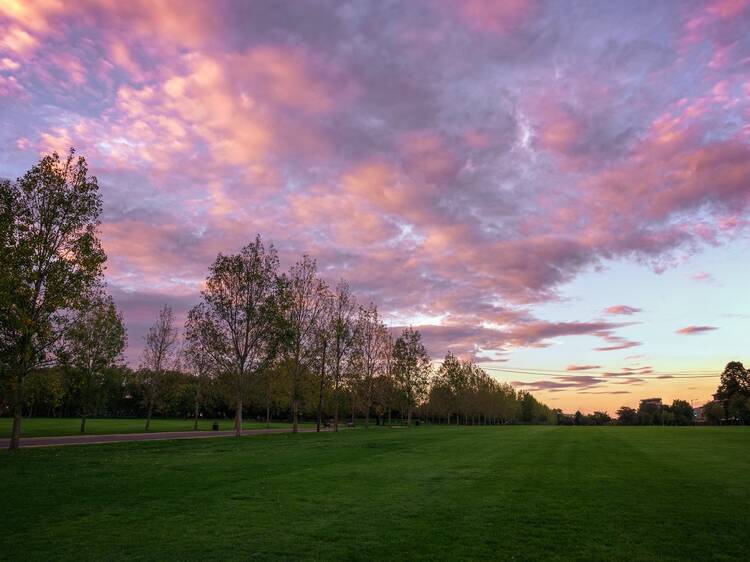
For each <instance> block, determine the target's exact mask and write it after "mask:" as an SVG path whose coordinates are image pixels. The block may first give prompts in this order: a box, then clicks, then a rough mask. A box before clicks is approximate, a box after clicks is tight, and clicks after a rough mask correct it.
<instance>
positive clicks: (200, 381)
mask: <svg viewBox="0 0 750 562" xmlns="http://www.w3.org/2000/svg"><path fill="white" fill-rule="evenodd" d="M188 330H189V324H188V325H186V326H185V332H186V334H187V333H188ZM205 344H206V342H204V341H203V340H201V339H200V338H189V337H187V336H186V338H185V345H184V347H183V348H182V354H183V357H184V362H183V365H184V368H185V369H186V370H187V372H188V373H189V374H190V375H191V377H192V380H191V384H190V385H189V386H190V390H191V392H192V395H193V429H194V430H196V431H197V430H198V418H199V417H200V409H201V404H202V403H203V402H204V401H205V399H206V394H207V391H208V388H209V384H210V382H211V378H212V376H213V375H214V374H215V371H216V368H215V366H214V364H213V361H212V357H211V353H210V350H208V349H206V348H205V347H204V346H205Z"/></svg>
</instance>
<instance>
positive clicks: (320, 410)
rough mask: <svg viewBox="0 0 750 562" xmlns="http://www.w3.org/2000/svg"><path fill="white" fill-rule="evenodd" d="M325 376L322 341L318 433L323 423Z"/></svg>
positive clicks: (324, 346)
mask: <svg viewBox="0 0 750 562" xmlns="http://www.w3.org/2000/svg"><path fill="white" fill-rule="evenodd" d="M325 376H326V341H325V340H323V357H322V361H321V363H320V388H319V389H318V428H317V430H316V431H317V432H318V433H320V424H321V423H322V421H323V382H324V381H325Z"/></svg>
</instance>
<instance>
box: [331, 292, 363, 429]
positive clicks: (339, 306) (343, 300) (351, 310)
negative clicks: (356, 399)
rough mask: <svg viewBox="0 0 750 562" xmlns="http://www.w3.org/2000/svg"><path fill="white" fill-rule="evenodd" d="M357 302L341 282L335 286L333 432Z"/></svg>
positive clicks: (352, 335) (336, 421) (336, 425)
mask: <svg viewBox="0 0 750 562" xmlns="http://www.w3.org/2000/svg"><path fill="white" fill-rule="evenodd" d="M356 308H357V302H356V301H355V299H354V297H353V296H352V294H351V291H350V290H349V285H347V284H346V283H345V282H344V281H343V280H342V281H339V283H338V285H336V291H335V293H334V296H333V312H332V314H333V318H332V326H331V328H332V330H333V341H332V347H333V353H332V355H333V400H334V405H333V408H334V410H333V430H334V431H338V430H339V408H340V406H341V395H340V394H341V374H342V371H343V369H342V367H344V365H345V363H346V359H347V357H348V355H349V352H350V349H351V345H352V340H353V338H354V314H355V311H356Z"/></svg>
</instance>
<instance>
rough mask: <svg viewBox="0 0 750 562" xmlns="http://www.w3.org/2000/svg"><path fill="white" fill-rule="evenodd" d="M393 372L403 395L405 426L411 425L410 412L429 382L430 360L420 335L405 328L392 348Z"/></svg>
mask: <svg viewBox="0 0 750 562" xmlns="http://www.w3.org/2000/svg"><path fill="white" fill-rule="evenodd" d="M393 363H394V364H393V372H394V376H395V379H396V382H397V384H398V387H399V389H400V390H401V392H402V393H403V398H404V402H405V404H404V406H405V407H406V413H407V422H406V423H407V425H411V418H412V412H413V410H414V407H415V406H416V405H417V404H418V403H419V401H420V399H421V398H422V397H423V395H424V393H425V391H426V390H427V385H428V384H429V380H430V360H429V358H428V357H427V352H426V351H425V348H424V345H423V344H422V334H420V333H419V331H418V330H412V329H411V328H406V329H405V330H404V331H403V332H402V333H401V335H400V336H399V337H398V339H397V340H396V343H395V344H394V346H393Z"/></svg>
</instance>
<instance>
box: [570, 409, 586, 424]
mask: <svg viewBox="0 0 750 562" xmlns="http://www.w3.org/2000/svg"><path fill="white" fill-rule="evenodd" d="M573 423H574V424H575V425H585V421H584V418H583V414H582V413H581V412H580V411H578V410H576V413H575V415H574V416H573Z"/></svg>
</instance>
